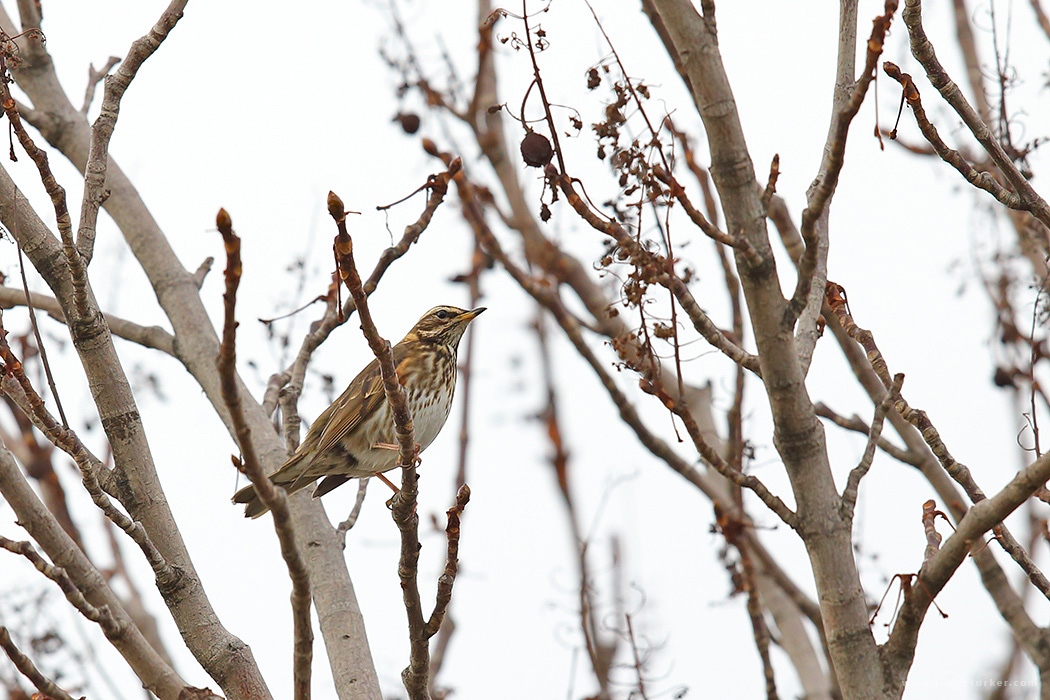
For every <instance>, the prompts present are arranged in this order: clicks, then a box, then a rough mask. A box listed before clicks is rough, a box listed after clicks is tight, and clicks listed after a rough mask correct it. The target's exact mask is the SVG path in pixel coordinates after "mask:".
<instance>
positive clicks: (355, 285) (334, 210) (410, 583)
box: [328, 160, 469, 700]
mask: <svg viewBox="0 0 1050 700" xmlns="http://www.w3.org/2000/svg"><path fill="white" fill-rule="evenodd" d="M460 168H461V163H460V162H459V160H455V161H453V163H452V165H451V166H450V167H449V169H448V170H447V171H446V172H444V173H441V174H440V175H437V176H435V177H432V178H431V181H430V190H431V191H430V197H429V198H428V201H427V207H426V209H425V210H424V213H423V215H422V216H421V217H420V222H419V223H420V225H421V226H422V227H423V228H425V227H426V225H427V224H428V223H429V221H430V218H431V217H432V216H433V213H434V211H436V209H437V207H438V205H439V204H440V203H441V201H442V200H443V199H444V196H445V192H446V191H447V189H448V182H449V180H450V179H451V178H452V176H453V175H455V173H456V172H458V171H459V169H460ZM328 212H329V214H331V216H332V218H333V219H334V220H335V222H336V226H337V227H338V230H339V233H338V235H337V236H336V239H335V254H336V262H337V265H338V268H337V269H338V271H339V276H340V278H341V279H342V281H343V283H344V284H346V287H347V289H348V290H349V291H350V294H351V296H352V297H353V300H354V304H355V305H356V307H357V315H358V318H359V319H360V321H361V331H362V333H364V336H365V338H366V339H367V340H368V346H369V347H370V348H371V349H372V353H373V354H374V355H375V356H376V359H377V360H378V362H379V367H380V371H381V374H382V378H383V390H384V392H385V394H386V401H387V404H388V405H389V406H390V410H391V413H392V414H393V416H394V423H395V426H396V428H395V432H396V434H397V442H398V466H399V467H400V468H401V490H400V491H399V492H398V493H397V494H395V495H394V498H393V508H392V510H393V516H394V522H395V523H397V527H398V530H399V531H400V532H401V564H400V566H399V567H398V576H399V577H400V579H401V590H402V593H403V597H404V602H405V611H406V613H407V614H408V635H409V641H410V644H411V654H410V660H409V665H408V666H407V667H406V668H405V670H404V671H402V673H401V679H402V682H403V683H404V684H405V690H407V691H408V695H409V698H410V699H411V700H427V699H428V695H429V693H428V682H429V679H430V649H429V644H428V642H429V639H430V636H432V635H433V634H434V633H436V632H437V629H436V628H435V629H434V631H433V632H431V633H430V634H428V630H427V626H426V623H425V622H424V620H423V606H422V603H421V601H420V597H419V584H418V575H419V549H420V544H419V515H418V514H417V513H416V498H417V495H418V488H419V486H418V480H419V477H418V475H417V474H416V444H415V436H414V433H415V431H414V429H413V425H412V415H411V412H410V410H409V407H408V401H407V399H406V396H405V390H404V387H403V386H402V385H401V383H400V381H399V380H398V376H397V370H396V368H395V367H394V361H393V354H392V353H391V350H390V342H389V341H387V340H385V339H384V338H382V337H381V336H380V335H379V331H378V330H376V326H375V322H374V321H373V320H372V314H371V312H370V311H369V309H368V297H367V295H366V294H365V290H364V287H363V285H362V283H361V276H360V275H359V274H358V272H357V265H356V264H355V263H354V257H353V242H352V240H351V238H350V234H349V232H348V231H347V227H346V211H345V209H344V207H343V202H342V200H340V199H339V197H337V196H336V195H335V193H334V192H329V193H328ZM468 493H469V492H468ZM438 624H440V621H439V623H438Z"/></svg>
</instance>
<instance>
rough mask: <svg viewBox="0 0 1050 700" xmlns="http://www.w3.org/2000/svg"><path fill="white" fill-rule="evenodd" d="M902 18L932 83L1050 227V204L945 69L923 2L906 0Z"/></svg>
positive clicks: (1031, 209) (1026, 203) (913, 50)
mask: <svg viewBox="0 0 1050 700" xmlns="http://www.w3.org/2000/svg"><path fill="white" fill-rule="evenodd" d="M901 17H902V19H903V20H904V24H905V26H906V27H907V28H908V37H909V39H910V45H911V53H912V56H914V57H915V59H916V60H917V61H918V62H919V63H921V64H922V67H923V68H924V69H925V70H926V77H928V78H929V79H930V82H931V83H933V86H934V87H935V88H937V90H938V91H939V92H940V93H941V96H942V97H943V98H944V100H945V102H947V103H948V104H949V105H951V107H952V109H954V110H955V112H956V113H957V114H958V115H959V116H960V117H962V120H963V122H964V123H965V124H966V126H967V128H968V129H969V130H970V132H971V133H972V134H973V136H974V138H975V139H977V142H978V143H980V144H981V146H982V147H983V148H984V150H985V151H986V152H987V153H988V155H989V156H990V157H991V159H992V162H993V163H995V165H996V167H997V168H999V170H1000V171H1002V173H1003V175H1004V176H1005V177H1006V180H1007V181H1008V182H1009V183H1010V186H1011V187H1012V188H1013V189H1014V191H1015V192H1016V193H1017V194H1018V196H1019V197H1020V200H1021V204H1022V205H1023V206H1022V208H1023V209H1024V210H1025V211H1028V212H1030V213H1031V214H1032V215H1033V216H1034V217H1036V218H1037V219H1039V220H1040V221H1041V222H1043V224H1044V225H1046V226H1050V205H1048V204H1047V202H1046V200H1044V199H1043V198H1042V197H1040V196H1039V194H1038V193H1036V191H1035V189H1034V188H1033V187H1032V185H1031V183H1029V182H1028V179H1027V178H1026V177H1025V176H1024V175H1022V174H1021V171H1020V170H1018V169H1017V166H1016V165H1014V163H1013V161H1012V160H1011V159H1010V157H1009V156H1008V155H1007V154H1006V151H1004V150H1003V147H1002V146H1001V145H1000V144H999V142H998V141H997V140H996V138H995V134H993V133H992V130H991V129H989V128H988V125H987V124H985V123H984V120H983V119H981V116H980V115H979V114H978V113H977V112H976V111H975V110H974V108H973V107H972V106H970V103H969V102H968V101H967V100H966V96H965V95H963V94H962V90H960V89H959V86H958V85H956V84H955V83H954V82H953V81H952V79H951V78H950V77H949V76H948V72H947V71H945V70H944V66H942V65H941V62H940V61H939V60H938V59H937V53H936V51H935V50H934V48H933V44H932V43H930V40H929V39H928V38H927V36H926V31H925V30H924V29H923V27H922V1H921V0H905V3H904V12H903V13H902V14H901Z"/></svg>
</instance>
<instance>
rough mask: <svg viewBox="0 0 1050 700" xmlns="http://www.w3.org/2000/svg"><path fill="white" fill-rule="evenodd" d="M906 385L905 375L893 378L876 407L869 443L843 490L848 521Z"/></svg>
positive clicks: (843, 506) (844, 510)
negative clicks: (888, 416) (885, 424)
mask: <svg viewBox="0 0 1050 700" xmlns="http://www.w3.org/2000/svg"><path fill="white" fill-rule="evenodd" d="M903 384H904V375H903V374H898V375H897V376H895V377H894V378H893V385H892V386H891V387H890V389H889V391H888V392H886V398H884V399H883V400H882V402H881V403H879V405H878V406H876V407H875V415H874V416H873V417H872V419H871V430H870V432H869V433H868V443H867V445H865V447H864V454H863V455H862V456H861V458H860V463H859V464H858V465H857V466H855V467H854V468H853V470H852V471H851V472H850V473H849V478H848V479H847V481H846V488H844V489H843V490H842V514H843V517H844V518H846V519H847V520H852V519H853V509H854V508H855V507H856V505H857V495H858V492H859V490H860V480H861V479H863V478H864V475H865V474H867V473H868V470H869V469H871V463H872V460H874V459H875V447H876V446H877V445H878V442H879V437H880V436H881V435H882V424H883V422H884V421H885V420H886V413H887V412H888V411H889V410H890V407H891V406H893V404H894V402H895V401H896V400H897V399H898V398H899V397H900V392H901V386H903Z"/></svg>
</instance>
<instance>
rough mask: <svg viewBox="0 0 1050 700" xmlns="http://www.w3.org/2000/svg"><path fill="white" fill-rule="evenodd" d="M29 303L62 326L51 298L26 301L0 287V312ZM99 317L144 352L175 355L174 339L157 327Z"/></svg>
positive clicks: (40, 296)
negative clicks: (150, 350)
mask: <svg viewBox="0 0 1050 700" xmlns="http://www.w3.org/2000/svg"><path fill="white" fill-rule="evenodd" d="M30 303H32V305H33V308H35V309H37V310H39V311H46V312H47V314H48V315H49V316H51V317H52V318H54V319H56V320H58V321H61V322H62V323H66V317H65V314H64V313H63V312H62V305H61V304H59V303H58V300H57V299H55V298H54V297H52V296H48V295H46V294H40V293H39V292H30V293H29V297H28V298H27V297H26V295H25V291H23V290H21V289H17V288H15V287H4V286H0V309H13V308H15V307H16V306H28V305H29V304H30ZM103 316H104V317H105V319H106V324H107V325H108V326H109V330H110V331H111V332H112V333H113V335H115V336H117V337H118V338H123V339H124V340H127V341H129V342H132V343H136V344H138V345H141V346H142V347H145V348H152V349H153V350H160V351H161V352H163V353H164V354H166V355H172V356H174V355H175V336H173V335H172V334H171V333H169V332H168V331H166V330H164V329H163V328H161V327H160V326H140V325H139V324H137V323H134V322H132V321H128V320H126V319H123V318H120V317H118V316H114V315H112V314H103Z"/></svg>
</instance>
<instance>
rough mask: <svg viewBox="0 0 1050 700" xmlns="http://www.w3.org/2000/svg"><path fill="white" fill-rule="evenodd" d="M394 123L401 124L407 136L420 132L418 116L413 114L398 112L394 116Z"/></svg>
mask: <svg viewBox="0 0 1050 700" xmlns="http://www.w3.org/2000/svg"><path fill="white" fill-rule="evenodd" d="M394 121H395V122H400V123H401V128H402V129H404V130H405V133H406V134H414V133H416V132H417V131H419V115H418V114H412V113H411V112H410V113H408V114H402V113H401V112H398V113H397V115H395V116H394Z"/></svg>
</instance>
